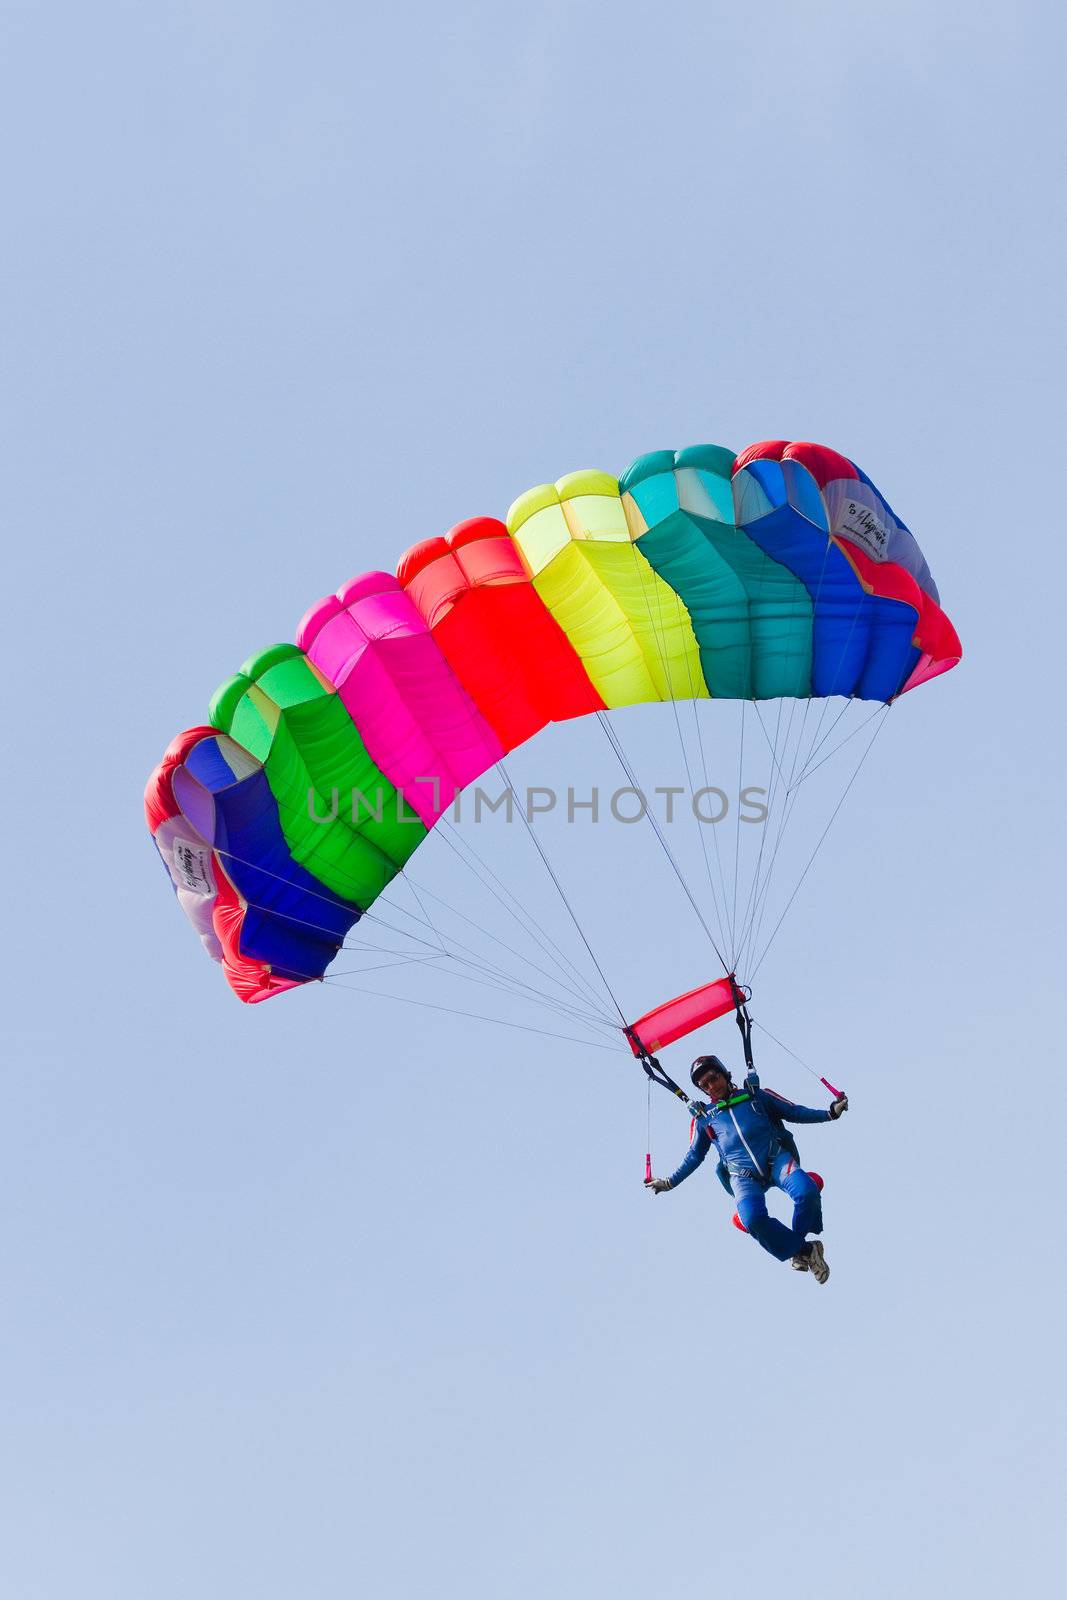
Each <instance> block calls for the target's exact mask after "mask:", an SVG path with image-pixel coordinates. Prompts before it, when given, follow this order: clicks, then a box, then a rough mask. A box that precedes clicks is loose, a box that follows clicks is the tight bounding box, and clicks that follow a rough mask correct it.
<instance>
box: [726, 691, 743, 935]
mask: <svg viewBox="0 0 1067 1600" xmlns="http://www.w3.org/2000/svg"><path fill="white" fill-rule="evenodd" d="M738 745H739V748H738V752H737V814H736V816H735V818H734V899H733V909H732V911H731V913H730V960H731V962H733V963H736V961H737V875H738V873H739V872H740V870H741V783H742V767H743V764H744V759H745V701H744V700H742V702H741V737H740V739H739V741H738Z"/></svg>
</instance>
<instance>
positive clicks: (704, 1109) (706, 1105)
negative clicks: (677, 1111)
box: [689, 1100, 711, 1121]
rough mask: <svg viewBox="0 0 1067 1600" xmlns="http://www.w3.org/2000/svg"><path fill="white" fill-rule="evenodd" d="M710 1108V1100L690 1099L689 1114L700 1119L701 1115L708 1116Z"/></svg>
mask: <svg viewBox="0 0 1067 1600" xmlns="http://www.w3.org/2000/svg"><path fill="white" fill-rule="evenodd" d="M710 1110H711V1103H710V1101H708V1100H690V1102H689V1114H690V1116H693V1117H696V1118H697V1120H698V1121H699V1119H700V1118H701V1117H706V1116H707V1114H708V1112H709V1111H710Z"/></svg>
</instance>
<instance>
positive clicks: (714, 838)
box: [685, 697, 735, 966]
mask: <svg viewBox="0 0 1067 1600" xmlns="http://www.w3.org/2000/svg"><path fill="white" fill-rule="evenodd" d="M693 722H694V725H695V727H696V732H697V749H698V750H699V751H700V773H701V777H702V778H703V779H704V788H705V789H710V788H711V785H710V784H709V782H708V758H707V752H706V750H705V748H704V730H703V728H702V727H701V724H700V701H699V700H698V699H696V698H695V697H694V699H693ZM685 773H686V777H687V779H688V781H689V788H690V790H692V789H693V776H692V773H691V772H690V771H689V763H688V761H687V762H686V766H685ZM694 792H695V791H694ZM693 822H694V825H695V827H696V830H697V837H698V838H699V839H700V848H701V851H702V852H703V855H704V862H705V865H707V867H708V882H709V883H710V884H711V897H712V905H713V906H714V907H715V920H716V922H717V924H718V927H719V934H720V937H722V942H723V944H726V942H727V941H726V938H725V935H724V934H723V926H722V917H721V916H720V915H719V902H718V897H717V895H716V891H715V885H714V883H712V882H711V867H710V865H709V864H708V847H707V844H706V843H705V839H704V830H705V824H703V823H702V822H701V821H700V819H699V818H698V817H697V815H696V812H695V811H694V813H693ZM711 842H712V844H713V845H714V846H715V864H716V866H717V867H718V869H719V882H720V884H721V885H722V900H723V905H724V906H725V904H726V874H725V872H724V871H723V865H722V852H721V851H720V850H719V833H718V829H717V828H716V826H715V824H714V823H712V824H711ZM730 945H731V949H730V964H731V966H732V965H733V964H734V957H735V951H734V949H733V938H732V937H731V939H730Z"/></svg>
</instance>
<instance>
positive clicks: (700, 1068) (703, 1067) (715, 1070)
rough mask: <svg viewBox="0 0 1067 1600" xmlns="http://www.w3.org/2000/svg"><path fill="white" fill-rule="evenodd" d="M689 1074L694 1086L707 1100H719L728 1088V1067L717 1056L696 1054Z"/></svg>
mask: <svg viewBox="0 0 1067 1600" xmlns="http://www.w3.org/2000/svg"><path fill="white" fill-rule="evenodd" d="M689 1076H690V1078H691V1079H692V1081H693V1084H694V1086H695V1087H696V1088H697V1089H699V1090H700V1092H701V1094H703V1095H707V1097H708V1099H709V1100H712V1101H714V1100H721V1099H722V1098H723V1096H724V1095H725V1094H726V1093H727V1092H728V1090H729V1088H730V1069H729V1067H727V1066H724V1065H723V1063H722V1062H721V1061H720V1060H719V1058H718V1056H697V1058H696V1060H695V1061H694V1062H693V1065H692V1067H691V1068H690V1072H689Z"/></svg>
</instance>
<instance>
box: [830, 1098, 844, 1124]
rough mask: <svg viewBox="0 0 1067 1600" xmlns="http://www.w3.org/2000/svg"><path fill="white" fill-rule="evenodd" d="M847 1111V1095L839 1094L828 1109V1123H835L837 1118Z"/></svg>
mask: <svg viewBox="0 0 1067 1600" xmlns="http://www.w3.org/2000/svg"><path fill="white" fill-rule="evenodd" d="M847 1110H848V1095H847V1094H839V1095H838V1097H837V1099H836V1100H835V1101H834V1103H833V1105H832V1106H831V1107H830V1121H831V1122H836V1121H837V1119H838V1117H840V1116H843V1115H844V1113H845V1112H846V1111H847Z"/></svg>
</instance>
